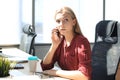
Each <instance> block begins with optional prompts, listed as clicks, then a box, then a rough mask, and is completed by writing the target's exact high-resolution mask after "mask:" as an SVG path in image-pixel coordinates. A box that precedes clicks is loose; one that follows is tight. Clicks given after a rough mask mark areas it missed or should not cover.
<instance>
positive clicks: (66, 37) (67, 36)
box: [65, 33, 75, 46]
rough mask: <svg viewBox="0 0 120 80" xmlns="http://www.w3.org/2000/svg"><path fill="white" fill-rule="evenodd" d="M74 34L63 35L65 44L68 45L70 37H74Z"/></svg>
mask: <svg viewBox="0 0 120 80" xmlns="http://www.w3.org/2000/svg"><path fill="white" fill-rule="evenodd" d="M74 36H75V34H74V33H72V34H69V35H66V36H65V40H66V44H67V46H70V43H71V41H72V39H73V38H74Z"/></svg>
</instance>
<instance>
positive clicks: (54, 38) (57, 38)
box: [51, 28, 63, 46]
mask: <svg viewBox="0 0 120 80" xmlns="http://www.w3.org/2000/svg"><path fill="white" fill-rule="evenodd" d="M62 38H63V36H62V35H61V34H60V33H59V31H58V29H57V28H54V29H53V30H52V36H51V39H52V44H53V45H54V46H58V45H59V44H60V43H61V41H62Z"/></svg>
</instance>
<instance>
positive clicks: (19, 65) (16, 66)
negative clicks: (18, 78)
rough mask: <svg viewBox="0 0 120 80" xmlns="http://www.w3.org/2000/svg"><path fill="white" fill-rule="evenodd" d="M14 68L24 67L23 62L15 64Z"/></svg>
mask: <svg viewBox="0 0 120 80" xmlns="http://www.w3.org/2000/svg"><path fill="white" fill-rule="evenodd" d="M14 69H24V66H23V64H16V65H15V67H14Z"/></svg>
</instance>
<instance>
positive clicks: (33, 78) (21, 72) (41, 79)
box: [0, 48, 68, 80]
mask: <svg viewBox="0 0 120 80" xmlns="http://www.w3.org/2000/svg"><path fill="white" fill-rule="evenodd" d="M2 52H3V53H5V54H9V55H11V56H19V57H21V58H23V57H24V58H27V57H29V56H31V55H29V54H28V53H25V52H23V51H22V50H20V49H18V48H3V49H2ZM20 64H22V65H23V66H24V69H14V70H11V71H10V75H11V76H9V77H6V78H0V80H21V79H25V78H27V79H29V80H68V79H65V78H60V77H53V76H49V75H43V74H37V75H35V74H34V73H32V72H30V71H29V64H28V62H25V63H20Z"/></svg>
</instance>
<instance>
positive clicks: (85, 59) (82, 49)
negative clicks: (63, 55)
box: [78, 39, 91, 76]
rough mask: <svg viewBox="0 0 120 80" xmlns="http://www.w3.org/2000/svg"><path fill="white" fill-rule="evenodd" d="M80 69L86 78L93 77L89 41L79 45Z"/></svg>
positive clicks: (81, 42)
mask: <svg viewBox="0 0 120 80" xmlns="http://www.w3.org/2000/svg"><path fill="white" fill-rule="evenodd" d="M78 60H79V68H78V70H80V71H81V72H82V73H83V74H85V75H86V76H91V48H90V44H89V42H88V40H87V39H84V40H82V41H80V45H78Z"/></svg>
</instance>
